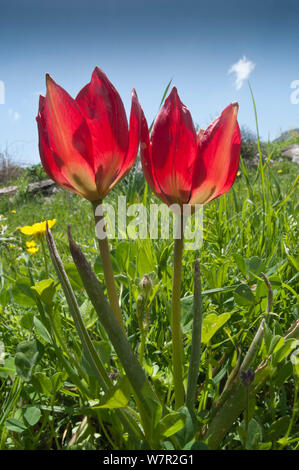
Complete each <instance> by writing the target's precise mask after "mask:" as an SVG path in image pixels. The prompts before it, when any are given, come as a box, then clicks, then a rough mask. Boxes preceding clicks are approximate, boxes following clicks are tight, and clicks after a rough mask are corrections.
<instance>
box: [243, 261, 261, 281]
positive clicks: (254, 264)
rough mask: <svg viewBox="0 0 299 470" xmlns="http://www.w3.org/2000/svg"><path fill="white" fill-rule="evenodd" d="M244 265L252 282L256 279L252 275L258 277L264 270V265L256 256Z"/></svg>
mask: <svg viewBox="0 0 299 470" xmlns="http://www.w3.org/2000/svg"><path fill="white" fill-rule="evenodd" d="M246 265H247V272H248V274H249V278H250V279H252V280H253V279H256V277H255V276H253V275H252V273H253V274H255V275H256V276H258V275H259V274H260V273H261V272H262V271H263V269H264V263H263V261H262V260H261V259H260V258H259V257H258V256H253V257H252V258H249V259H247V260H246Z"/></svg>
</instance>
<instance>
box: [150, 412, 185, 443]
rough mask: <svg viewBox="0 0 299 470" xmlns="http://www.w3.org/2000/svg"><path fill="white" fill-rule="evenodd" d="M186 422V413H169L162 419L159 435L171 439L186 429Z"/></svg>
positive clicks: (159, 425)
mask: <svg viewBox="0 0 299 470" xmlns="http://www.w3.org/2000/svg"><path fill="white" fill-rule="evenodd" d="M185 421H186V415H185V413H182V412H180V411H177V412H173V413H169V414H168V415H166V416H164V418H162V419H161V421H160V423H159V424H158V426H157V433H158V435H159V436H163V437H170V436H172V435H173V434H175V433H176V432H178V431H180V430H181V429H182V428H183V427H184V425H185Z"/></svg>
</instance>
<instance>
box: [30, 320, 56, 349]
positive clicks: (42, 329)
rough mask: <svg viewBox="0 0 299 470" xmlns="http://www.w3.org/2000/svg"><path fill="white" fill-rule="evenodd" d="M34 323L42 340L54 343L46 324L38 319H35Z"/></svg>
mask: <svg viewBox="0 0 299 470" xmlns="http://www.w3.org/2000/svg"><path fill="white" fill-rule="evenodd" d="M33 323H34V326H35V328H36V329H37V332H38V333H39V335H40V336H41V338H43V339H44V340H45V341H46V343H52V339H51V336H50V333H49V332H48V330H47V328H46V327H45V326H44V324H43V323H42V322H41V321H40V320H39V319H38V318H37V317H34V318H33Z"/></svg>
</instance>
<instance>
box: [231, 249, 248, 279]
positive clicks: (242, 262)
mask: <svg viewBox="0 0 299 470" xmlns="http://www.w3.org/2000/svg"><path fill="white" fill-rule="evenodd" d="M233 258H234V260H235V263H236V265H237V266H238V268H239V270H240V271H241V273H242V274H243V276H244V277H246V276H247V266H246V260H245V258H243V256H241V255H240V254H239V253H234V254H233Z"/></svg>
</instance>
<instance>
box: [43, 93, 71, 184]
mask: <svg viewBox="0 0 299 470" xmlns="http://www.w3.org/2000/svg"><path fill="white" fill-rule="evenodd" d="M45 106H46V98H45V97H44V96H40V98H39V110H38V115H37V117H36V121H37V127H38V136H39V153H40V159H41V162H42V165H43V167H44V169H45V172H46V173H47V175H48V176H49V178H51V179H52V180H54V181H55V182H56V183H57V184H58V185H59V186H63V187H64V188H66V189H68V190H70V191H75V190H74V188H73V187H72V185H71V183H70V182H69V181H68V180H67V179H66V178H65V177H64V176H63V174H62V173H61V171H59V170H58V167H57V165H56V163H55V159H54V156H53V152H52V150H51V147H50V143H49V136H48V131H47V122H46V119H45Z"/></svg>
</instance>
